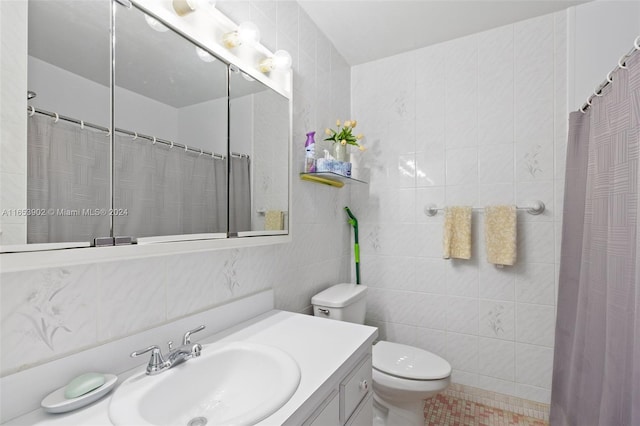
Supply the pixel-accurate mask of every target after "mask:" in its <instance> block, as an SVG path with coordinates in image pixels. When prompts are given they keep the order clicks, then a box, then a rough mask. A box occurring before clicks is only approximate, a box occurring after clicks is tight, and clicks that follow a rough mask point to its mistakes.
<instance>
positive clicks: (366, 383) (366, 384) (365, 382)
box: [360, 380, 369, 391]
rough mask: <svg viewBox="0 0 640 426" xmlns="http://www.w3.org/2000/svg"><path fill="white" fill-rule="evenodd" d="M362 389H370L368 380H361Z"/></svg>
mask: <svg viewBox="0 0 640 426" xmlns="http://www.w3.org/2000/svg"><path fill="white" fill-rule="evenodd" d="M360 390H361V391H367V390H369V382H367V381H366V380H363V381H361V382H360Z"/></svg>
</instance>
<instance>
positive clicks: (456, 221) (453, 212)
mask: <svg viewBox="0 0 640 426" xmlns="http://www.w3.org/2000/svg"><path fill="white" fill-rule="evenodd" d="M442 247H443V252H444V253H443V257H444V258H445V259H450V258H456V259H471V206H456V207H447V208H445V209H444V232H443V239H442Z"/></svg>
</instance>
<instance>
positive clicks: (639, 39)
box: [633, 36, 640, 50]
mask: <svg viewBox="0 0 640 426" xmlns="http://www.w3.org/2000/svg"><path fill="white" fill-rule="evenodd" d="M633 47H635V48H636V50H640V36H638V37H636V39H635V40H634V41H633Z"/></svg>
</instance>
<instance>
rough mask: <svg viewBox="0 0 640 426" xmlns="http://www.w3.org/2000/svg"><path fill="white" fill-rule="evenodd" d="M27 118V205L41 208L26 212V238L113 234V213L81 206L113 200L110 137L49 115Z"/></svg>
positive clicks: (80, 238)
mask: <svg viewBox="0 0 640 426" xmlns="http://www.w3.org/2000/svg"><path fill="white" fill-rule="evenodd" d="M27 121H28V127H27V207H28V208H29V209H32V210H34V211H36V212H37V213H38V214H35V215H29V216H27V242H28V243H49V242H78V241H87V242H90V241H93V239H94V238H96V237H108V236H109V235H110V230H111V224H110V218H109V216H108V215H106V214H105V215H95V216H92V215H88V214H82V210H83V209H106V210H108V209H109V207H110V205H111V198H110V193H109V186H110V174H111V171H110V166H109V137H108V136H107V135H106V134H105V132H103V131H100V130H94V129H90V128H88V127H85V128H84V129H81V128H80V126H78V125H77V124H73V123H68V122H65V121H63V120H59V121H58V122H57V123H56V122H55V121H54V119H53V118H51V117H48V116H44V115H34V116H33V117H29V119H28V120H27ZM77 213H78V214H77Z"/></svg>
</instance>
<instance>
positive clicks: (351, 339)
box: [6, 310, 378, 426]
mask: <svg viewBox="0 0 640 426" xmlns="http://www.w3.org/2000/svg"><path fill="white" fill-rule="evenodd" d="M377 334H378V333H377V329H376V328H374V327H368V326H363V325H358V324H351V323H347V322H340V321H334V320H329V319H323V318H317V317H312V316H309V315H302V314H295V313H291V312H285V311H278V310H272V311H269V312H266V313H264V314H262V315H260V316H258V317H256V318H253V319H251V320H249V321H245V322H243V323H241V324H238V325H236V326H234V327H231V328H230V329H228V330H225V331H222V332H220V333H217V334H215V335H213V336H211V337H209V338H207V339H204V340H203V341H202V343H205V344H207V343H214V342H215V343H216V344H219V343H224V342H233V341H245V342H253V343H259V344H263V345H269V346H273V347H276V348H278V349H281V350H283V351H285V352H287V353H288V354H289V355H291V356H292V357H293V358H294V359H295V360H296V362H297V363H298V365H299V366H300V371H301V379H300V384H299V386H298V389H297V390H296V392H295V393H294V394H293V396H292V397H291V399H290V400H289V401H288V402H287V403H286V404H285V405H284V406H282V408H280V409H279V410H278V411H276V412H275V413H274V414H272V415H271V416H269V417H267V418H266V419H265V420H263V421H262V422H260V423H259V424H260V425H281V424H283V423H285V422H286V421H287V420H288V419H291V417H292V416H293V415H296V414H297V415H298V416H299V415H300V413H301V411H303V410H305V409H309V407H303V405H305V403H307V405H309V402H308V401H310V398H311V397H312V396H314V397H318V398H320V397H322V395H320V394H322V393H323V392H324V388H326V387H327V386H331V385H330V384H328V381H329V380H330V379H331V378H332V376H335V374H336V373H337V372H338V370H339V369H340V367H342V366H343V364H345V362H347V361H349V360H351V359H353V358H354V357H356V356H357V357H359V356H361V355H360V353H362V352H363V351H365V352H366V351H367V350H368V349H369V348H370V346H371V345H372V343H373V341H374V339H375V338H376V337H377ZM194 340H196V341H197V339H194ZM143 345H144V343H143ZM204 350H206V346H205V347H204V349H203V351H204ZM145 360H146V358H145ZM145 366H146V361H145V362H144V364H143V365H141V366H140V367H136V368H135V369H132V370H129V371H127V372H126V373H123V374H121V375H119V383H122V382H123V381H124V380H126V378H127V377H129V376H131V375H132V374H134V373H136V372H139V371H141V370H144V368H145ZM186 366H188V362H187V363H186ZM116 387H117V385H116ZM112 394H113V393H110V394H109V395H107V396H106V397H105V398H103V399H101V400H100V401H97V402H95V403H93V404H91V405H89V406H87V407H85V408H82V409H79V410H77V411H74V412H70V413H65V414H49V413H46V412H44V411H43V410H41V409H38V410H35V411H32V412H30V413H28V414H25V415H23V416H21V417H18V418H15V419H13V420H12V421H9V422H7V423H6V424H7V425H52V426H54V425H55V426H61V425H68V426H71V425H73V426H77V425H92V426H93V425H95V426H99V425H111V424H112V423H111V422H110V420H109V414H108V410H109V401H110V399H111V395H112Z"/></svg>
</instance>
